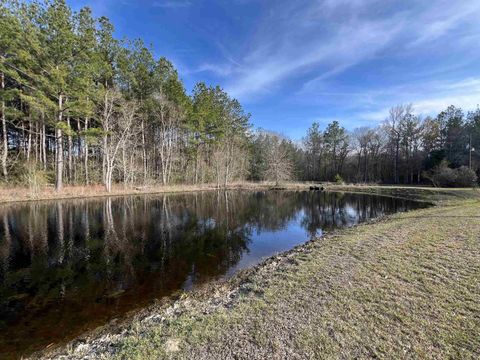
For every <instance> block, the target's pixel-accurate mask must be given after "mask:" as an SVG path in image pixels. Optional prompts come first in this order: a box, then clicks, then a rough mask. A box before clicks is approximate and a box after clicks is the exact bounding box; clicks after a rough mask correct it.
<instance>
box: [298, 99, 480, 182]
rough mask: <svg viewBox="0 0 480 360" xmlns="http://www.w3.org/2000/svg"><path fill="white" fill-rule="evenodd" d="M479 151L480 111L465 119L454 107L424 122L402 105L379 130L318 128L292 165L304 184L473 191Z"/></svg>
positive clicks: (313, 129)
mask: <svg viewBox="0 0 480 360" xmlns="http://www.w3.org/2000/svg"><path fill="white" fill-rule="evenodd" d="M292 145H293V144H292ZM294 148H295V147H294ZM475 149H476V150H475ZM479 150H480V109H477V110H476V111H473V112H468V113H467V114H465V113H464V112H463V111H462V110H461V109H459V108H456V107H455V106H450V107H448V108H447V109H446V110H445V111H442V112H441V113H440V114H438V116H436V117H425V118H421V117H420V116H418V115H415V114H414V112H413V109H412V106H411V105H399V106H395V107H393V108H392V109H390V113H389V116H388V117H387V119H386V120H385V121H384V122H383V123H382V124H381V125H379V126H377V127H374V128H370V127H362V128H358V129H355V130H354V131H353V132H351V133H349V132H347V130H345V129H344V128H343V127H341V126H340V124H339V123H338V122H336V121H334V122H332V123H331V124H329V125H328V126H327V127H326V129H325V130H324V131H322V130H321V129H320V126H319V124H317V123H314V124H313V125H312V126H311V127H310V129H309V130H308V133H307V135H306V136H305V138H304V140H303V144H302V145H301V146H298V147H297V148H296V149H293V150H292V152H291V153H292V156H291V161H292V162H293V163H294V164H295V168H296V169H297V176H298V177H299V178H301V179H303V180H313V181H335V180H337V181H342V179H343V180H345V181H348V182H365V183H367V182H369V183H370V182H378V183H391V184H421V183H429V184H431V183H433V184H434V185H436V186H470V185H474V184H475V182H476V180H477V176H478V175H479V170H480V169H479V168H480V161H479V159H480V157H479V154H478V151H479Z"/></svg>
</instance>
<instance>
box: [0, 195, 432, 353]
mask: <svg viewBox="0 0 480 360" xmlns="http://www.w3.org/2000/svg"><path fill="white" fill-rule="evenodd" d="M424 206H425V205H423V204H421V203H416V202H413V201H408V200H403V199H395V198H389V197H380V196H372V195H361V194H348V193H328V192H306V191H304V192H302V191H300V192H293V191H292V192H290V191H258V192H252V191H221V192H200V193H190V194H172V195H138V196H125V197H110V198H96V199H82V200H65V201H47V202H31V203H23V204H15V205H3V206H0V358H2V359H3V358H16V357H20V356H21V355H22V354H28V353H31V352H32V351H36V350H39V349H42V348H44V347H45V346H48V345H49V344H52V343H57V342H61V341H66V340H69V339H72V338H73V337H75V336H78V335H79V334H81V333H82V332H85V331H87V330H89V329H92V328H95V327H96V326H99V325H102V324H105V323H106V322H107V321H108V320H110V319H112V318H117V317H120V316H121V315H122V314H125V313H126V312H128V311H130V310H134V309H137V308H141V307H144V306H147V305H149V304H151V303H152V302H153V301H155V299H160V298H162V297H165V296H168V295H171V294H172V293H173V292H175V291H177V290H180V289H190V288H191V287H193V286H195V285H196V284H201V283H204V282H206V281H210V280H212V279H218V278H221V277H228V276H231V275H232V274H234V273H235V272H237V271H238V270H239V269H242V268H246V267H250V266H253V265H255V264H257V263H259V262H260V261H261V260H262V259H264V258H266V257H269V256H271V255H273V254H275V253H277V252H282V251H285V250H288V249H291V248H292V247H294V246H296V245H298V244H302V243H304V242H305V241H308V240H309V239H312V238H314V237H318V236H320V235H321V234H322V231H328V230H331V229H334V228H342V227H348V226H352V225H354V224H357V223H359V222H362V221H365V220H368V219H371V218H375V217H379V216H382V215H385V214H391V213H394V212H397V211H406V210H411V209H416V208H419V207H424Z"/></svg>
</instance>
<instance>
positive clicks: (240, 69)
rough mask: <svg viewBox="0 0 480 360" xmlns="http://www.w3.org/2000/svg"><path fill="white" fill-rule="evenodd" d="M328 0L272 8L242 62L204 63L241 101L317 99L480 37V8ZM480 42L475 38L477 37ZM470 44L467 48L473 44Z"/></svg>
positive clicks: (440, 0)
mask: <svg viewBox="0 0 480 360" xmlns="http://www.w3.org/2000/svg"><path fill="white" fill-rule="evenodd" d="M404 3H405V4H406V5H404V6H398V4H399V3H398V2H396V1H379V0H350V1H347V0H324V1H316V2H306V1H305V2H292V3H284V2H282V3H281V4H279V5H277V6H272V7H271V8H269V12H268V15H267V16H265V18H264V19H263V20H262V21H261V23H260V24H259V25H258V27H257V29H256V32H255V33H254V36H253V37H251V38H249V39H248V42H249V46H248V47H247V51H245V52H244V53H243V54H241V56H237V58H242V59H243V60H242V61H241V63H240V64H236V65H232V64H231V63H226V64H203V65H202V69H203V71H211V72H213V73H215V74H216V75H219V76H224V77H225V80H226V88H227V90H228V91H229V92H230V93H231V94H232V95H234V96H236V97H239V98H240V99H243V100H247V101H248V100H250V99H252V98H255V99H258V96H259V95H260V96H261V95H268V94H274V93H277V92H281V91H285V86H286V85H287V84H288V85H289V86H290V82H291V81H295V80H299V81H301V84H300V88H296V89H295V88H292V89H290V90H291V91H293V92H294V93H301V94H303V95H307V96H308V94H309V93H312V94H313V93H315V91H316V90H318V88H322V86H324V85H325V81H326V80H328V79H330V78H333V77H336V76H339V75H341V74H343V73H345V72H347V71H348V70H349V69H351V68H353V67H355V66H358V65H360V64H362V63H366V62H368V61H371V60H375V59H377V58H382V57H389V56H404V55H405V54H412V53H413V54H414V53H416V52H419V51H425V50H426V49H430V48H431V47H432V46H433V45H434V43H435V44H436V45H438V43H440V46H443V47H445V46H446V44H445V43H441V42H444V41H447V40H449V39H451V38H452V37H453V36H455V41H454V42H452V43H451V44H449V46H451V47H458V46H462V40H465V41H466V40H467V39H468V37H472V36H474V35H475V34H478V33H479V31H480V23H479V22H478V21H477V20H476V19H478V16H480V2H478V1H464V0H454V1H444V0H437V1H431V2H423V1H405V2H404ZM474 39H475V37H474ZM470 43H471V41H469V42H468V44H470Z"/></svg>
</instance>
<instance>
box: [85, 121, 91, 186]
mask: <svg viewBox="0 0 480 360" xmlns="http://www.w3.org/2000/svg"><path fill="white" fill-rule="evenodd" d="M87 130H88V117H85V131H87ZM83 141H84V142H85V145H84V149H83V160H84V164H83V165H84V167H85V185H89V183H90V180H89V178H88V141H87V137H86V136H85V137H84V140H83Z"/></svg>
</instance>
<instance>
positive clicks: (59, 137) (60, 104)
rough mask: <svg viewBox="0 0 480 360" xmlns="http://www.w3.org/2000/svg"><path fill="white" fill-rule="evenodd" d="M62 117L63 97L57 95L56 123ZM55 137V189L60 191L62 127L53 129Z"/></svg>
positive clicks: (59, 122)
mask: <svg viewBox="0 0 480 360" xmlns="http://www.w3.org/2000/svg"><path fill="white" fill-rule="evenodd" d="M62 117H63V97H62V95H60V96H59V97H58V125H60V124H61V123H62ZM55 139H56V151H55V156H56V161H55V164H56V176H55V190H56V191H60V190H62V188H63V133H62V129H61V128H60V127H59V126H57V127H56V129H55Z"/></svg>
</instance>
